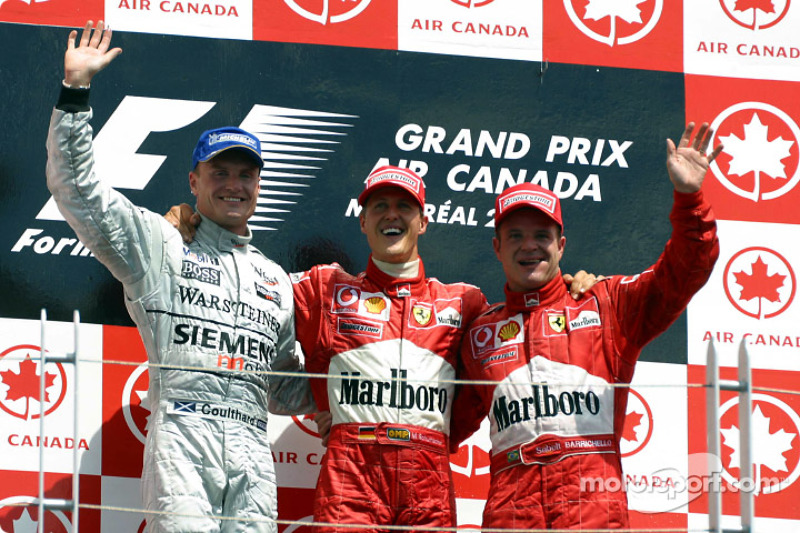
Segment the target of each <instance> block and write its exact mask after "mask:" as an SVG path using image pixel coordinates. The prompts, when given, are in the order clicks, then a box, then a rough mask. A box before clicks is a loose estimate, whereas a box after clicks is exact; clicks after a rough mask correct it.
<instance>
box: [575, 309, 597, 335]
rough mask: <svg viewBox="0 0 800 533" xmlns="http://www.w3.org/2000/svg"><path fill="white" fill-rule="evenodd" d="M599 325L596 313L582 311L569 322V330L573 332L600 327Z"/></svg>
mask: <svg viewBox="0 0 800 533" xmlns="http://www.w3.org/2000/svg"><path fill="white" fill-rule="evenodd" d="M600 325H601V323H600V315H599V314H598V313H597V311H591V310H584V311H581V312H580V313H579V314H578V316H577V317H575V318H574V319H571V320H570V321H569V330H570V331H575V330H578V329H583V328H592V327H600Z"/></svg>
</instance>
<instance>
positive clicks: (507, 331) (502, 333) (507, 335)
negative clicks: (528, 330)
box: [497, 322, 522, 342]
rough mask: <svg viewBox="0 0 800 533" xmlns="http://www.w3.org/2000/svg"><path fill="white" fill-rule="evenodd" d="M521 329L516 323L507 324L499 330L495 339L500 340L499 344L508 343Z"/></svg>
mask: <svg viewBox="0 0 800 533" xmlns="http://www.w3.org/2000/svg"><path fill="white" fill-rule="evenodd" d="M521 329H522V328H520V327H519V324H517V323H516V322H509V323H507V324H505V325H504V326H502V327H501V328H500V330H499V331H498V332H497V338H498V339H500V342H508V341H510V340H512V339H514V338H515V337H516V336H517V335H519V332H520V331H521Z"/></svg>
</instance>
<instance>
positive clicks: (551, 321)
mask: <svg viewBox="0 0 800 533" xmlns="http://www.w3.org/2000/svg"><path fill="white" fill-rule="evenodd" d="M547 324H548V325H549V326H550V329H552V330H553V331H555V332H556V333H563V332H564V330H565V329H566V327H567V317H566V316H565V315H563V314H561V313H558V314H550V313H548V314H547Z"/></svg>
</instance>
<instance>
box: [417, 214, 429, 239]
mask: <svg viewBox="0 0 800 533" xmlns="http://www.w3.org/2000/svg"><path fill="white" fill-rule="evenodd" d="M428 222H429V221H428V217H426V216H425V215H423V216H422V218H421V219H420V225H419V234H420V235H423V234H424V233H425V232H426V231H428Z"/></svg>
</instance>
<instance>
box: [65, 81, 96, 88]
mask: <svg viewBox="0 0 800 533" xmlns="http://www.w3.org/2000/svg"><path fill="white" fill-rule="evenodd" d="M61 85H63V86H64V87H65V88H67V89H84V90H86V89H89V88H90V87H91V86H92V85H91V83H90V84H89V85H78V86H75V85H70V84H69V83H67V80H61Z"/></svg>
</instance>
